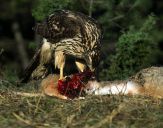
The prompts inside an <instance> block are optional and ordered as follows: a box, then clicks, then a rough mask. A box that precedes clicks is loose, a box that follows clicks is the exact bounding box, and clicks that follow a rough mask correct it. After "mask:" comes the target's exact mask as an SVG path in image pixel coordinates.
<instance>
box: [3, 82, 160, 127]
mask: <svg viewBox="0 0 163 128" xmlns="http://www.w3.org/2000/svg"><path fill="white" fill-rule="evenodd" d="M14 90H15V91H24V92H34V93H35V92H37V91H36V90H37V86H35V85H33V84H30V85H26V86H23V87H16V86H15V84H9V83H5V82H1V84H0V127H1V128H55V127H67V128H73V127H74V128H79V127H81V128H90V127H91V128H105V127H106V128H109V127H110V128H117V127H118V128H119V127H122V128H126V127H132V128H139V127H143V128H145V127H146V128H161V127H163V100H159V99H153V98H151V97H138V96H137V97H131V96H87V97H86V98H85V99H84V100H78V99H76V100H69V101H66V100H60V99H57V98H54V97H48V96H47V97H23V96H17V95H16V94H14V93H12V91H14Z"/></svg>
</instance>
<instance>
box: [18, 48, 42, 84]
mask: <svg viewBox="0 0 163 128" xmlns="http://www.w3.org/2000/svg"><path fill="white" fill-rule="evenodd" d="M40 53H41V49H39V50H38V51H37V52H36V53H35V55H34V57H33V58H32V60H31V62H30V64H29V65H28V66H27V68H26V69H25V70H24V75H23V77H22V79H21V80H20V82H21V83H26V82H28V80H29V79H30V76H31V74H32V72H33V71H34V70H35V69H36V68H37V66H38V65H39V60H40Z"/></svg>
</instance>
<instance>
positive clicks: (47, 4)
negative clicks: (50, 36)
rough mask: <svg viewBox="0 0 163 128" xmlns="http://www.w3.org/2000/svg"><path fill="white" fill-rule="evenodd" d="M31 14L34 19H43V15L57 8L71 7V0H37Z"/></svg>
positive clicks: (45, 15)
mask: <svg viewBox="0 0 163 128" xmlns="http://www.w3.org/2000/svg"><path fill="white" fill-rule="evenodd" d="M35 5H36V6H35V8H33V10H32V15H33V16H34V17H35V19H36V20H38V21H40V20H43V19H44V18H45V17H47V16H48V15H50V14H51V13H53V12H54V11H55V10H58V9H66V8H68V7H69V8H70V7H71V0H37V1H36V3H35Z"/></svg>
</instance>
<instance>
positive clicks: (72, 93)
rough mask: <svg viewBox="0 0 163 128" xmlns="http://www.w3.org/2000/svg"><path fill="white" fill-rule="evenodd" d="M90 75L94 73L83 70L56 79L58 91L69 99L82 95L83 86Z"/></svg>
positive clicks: (92, 75)
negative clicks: (70, 75)
mask: <svg viewBox="0 0 163 128" xmlns="http://www.w3.org/2000/svg"><path fill="white" fill-rule="evenodd" d="M92 77H94V73H92V72H91V71H85V72H82V73H77V74H74V75H73V76H72V77H67V78H66V80H58V91H59V92H60V93H61V94H62V95H65V96H67V97H69V98H70V99H73V98H75V97H79V96H83V95H84V91H83V88H84V87H85V85H86V84H87V82H88V80H90V79H91V78H92Z"/></svg>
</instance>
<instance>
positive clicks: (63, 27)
mask: <svg viewBox="0 0 163 128" xmlns="http://www.w3.org/2000/svg"><path fill="white" fill-rule="evenodd" d="M80 24H81V23H80V21H78V19H77V17H76V16H75V15H74V14H73V13H71V12H69V11H55V12H54V13H53V14H51V15H50V16H49V17H48V18H46V19H45V20H44V21H43V22H42V23H38V24H37V25H36V26H35V28H34V30H35V31H36V33H37V34H39V35H41V36H43V37H44V38H47V39H49V40H52V41H55V40H58V39H63V38H72V37H74V36H75V35H77V34H78V33H79V32H80V28H81V25H80Z"/></svg>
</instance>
